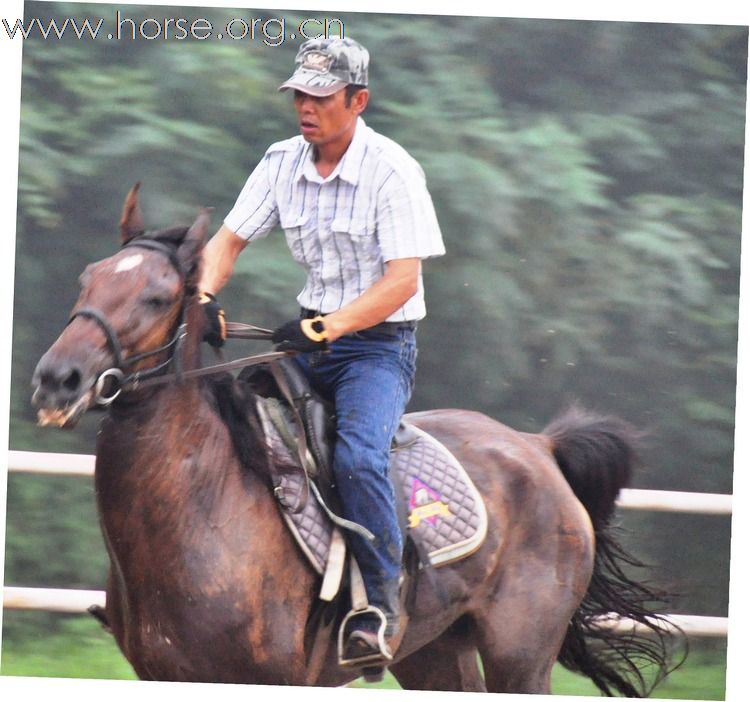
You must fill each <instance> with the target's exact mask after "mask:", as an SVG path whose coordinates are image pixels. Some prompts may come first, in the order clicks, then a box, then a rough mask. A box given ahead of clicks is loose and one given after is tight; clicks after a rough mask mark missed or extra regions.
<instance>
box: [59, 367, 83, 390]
mask: <svg viewBox="0 0 750 702" xmlns="http://www.w3.org/2000/svg"><path fill="white" fill-rule="evenodd" d="M80 384H81V374H80V373H79V372H78V371H77V370H75V369H73V370H72V371H70V373H68V375H67V376H66V377H65V379H64V380H63V381H62V386H63V387H64V388H65V389H66V390H68V391H73V390H77V389H78V387H79V386H80Z"/></svg>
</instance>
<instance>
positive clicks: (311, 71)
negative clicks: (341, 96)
mask: <svg viewBox="0 0 750 702" xmlns="http://www.w3.org/2000/svg"><path fill="white" fill-rule="evenodd" d="M369 62H370V54H369V53H368V51H367V49H365V47H364V46H362V44H360V43H359V42H356V41H354V39H349V38H348V37H347V38H344V39H310V40H309V41H306V42H305V43H304V44H302V46H300V48H299V51H298V52H297V57H296V58H295V59H294V64H295V70H294V74H293V75H292V77H291V78H290V79H289V80H288V81H286V83H284V84H283V85H281V86H280V87H279V90H289V89H292V90H300V91H302V92H303V93H308V94H309V95H315V96H316V97H325V96H326V95H333V93H335V92H337V91H338V90H341V88H343V87H344V86H346V85H367V66H368V64H369Z"/></svg>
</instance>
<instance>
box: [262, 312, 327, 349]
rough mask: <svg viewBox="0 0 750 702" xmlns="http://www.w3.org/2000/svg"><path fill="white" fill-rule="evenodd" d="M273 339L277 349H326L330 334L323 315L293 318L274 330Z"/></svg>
mask: <svg viewBox="0 0 750 702" xmlns="http://www.w3.org/2000/svg"><path fill="white" fill-rule="evenodd" d="M271 340H272V341H273V343H274V344H276V349H277V351H303V352H309V351H325V350H327V349H328V334H327V333H326V328H325V325H324V322H323V318H322V317H315V319H293V320H292V321H291V322H287V323H286V324H282V325H281V326H280V327H279V328H278V329H276V330H275V331H274V332H273V336H272V337H271Z"/></svg>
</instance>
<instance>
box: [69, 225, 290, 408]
mask: <svg viewBox="0 0 750 702" xmlns="http://www.w3.org/2000/svg"><path fill="white" fill-rule="evenodd" d="M126 247H140V248H145V249H150V250H152V251H158V252H159V253H162V254H164V255H165V256H166V257H167V258H168V259H169V261H170V263H171V264H172V266H173V267H174V269H175V270H176V271H177V272H178V273H179V274H180V277H181V278H182V281H183V284H184V282H185V279H186V277H187V276H186V273H185V270H184V269H183V266H182V262H181V261H180V259H179V257H178V256H177V253H176V251H175V250H174V248H173V247H171V246H169V245H167V244H164V243H163V242H161V241H158V240H156V239H134V240H131V241H129V242H127V243H126V244H124V245H123V247H122V248H126ZM185 314H186V305H185V302H184V301H183V304H182V310H181V313H180V322H179V324H178V325H177V328H176V330H175V332H174V334H173V335H172V338H171V339H170V340H169V341H168V342H167V343H166V344H163V345H162V346H159V347H158V348H155V349H152V350H150V351H144V352H142V353H138V354H135V355H133V356H130V357H129V358H124V357H123V352H122V344H120V340H119V339H118V337H117V333H116V332H115V330H114V329H113V328H112V325H111V324H110V323H109V320H108V319H107V318H106V316H105V315H104V314H103V313H102V312H100V311H99V310H97V309H95V308H93V307H82V308H81V309H79V310H76V311H75V312H74V313H73V314H72V315H71V316H70V319H68V324H70V323H71V322H72V321H73V320H74V319H76V318H77V317H85V318H87V319H90V320H92V321H93V322H95V323H96V325H97V326H98V327H99V328H100V329H101V331H102V332H103V333H104V336H105V338H106V340H107V346H108V347H109V350H110V353H111V354H112V356H113V358H114V361H115V365H114V366H113V367H112V368H108V369H107V370H105V371H103V372H102V373H101V374H100V375H99V377H98V378H97V380H96V384H95V398H96V402H97V404H99V405H103V406H107V405H109V404H111V403H112V402H114V401H115V400H116V399H117V398H118V397H119V395H120V393H122V392H123V391H126V392H127V391H133V390H139V389H143V388H148V387H154V386H157V385H164V384H166V383H170V382H172V381H173V380H177V381H178V382H182V381H183V380H188V379H192V378H197V377H200V376H204V375H211V374H215V373H223V372H226V371H230V370H235V369H237V368H244V367H246V366H253V365H257V364H260V363H267V362H269V361H275V360H278V359H281V358H286V357H288V356H291V355H293V352H289V351H272V352H269V353H261V354H255V355H253V356H246V357H244V358H239V359H237V360H234V361H227V362H223V363H217V364H214V365H211V366H205V367H203V368H195V369H193V370H188V371H185V370H182V368H181V367H180V366H181V363H180V351H181V349H182V344H183V343H184V340H185V337H186V335H187V322H186V320H185ZM272 333H273V332H272V331H271V330H270V329H263V328H262V327H256V326H253V325H252V324H242V323H239V322H229V323H227V338H233V339H259V340H269V339H270V338H271V335H272ZM170 349H171V350H172V353H171V354H170V355H169V356H168V358H167V359H166V360H165V361H163V362H161V363H159V364H157V365H156V366H153V367H151V368H147V369H144V370H139V371H132V372H130V373H127V374H126V371H127V370H128V368H130V367H132V366H133V365H135V364H136V363H138V362H140V361H142V360H144V359H146V358H150V357H151V356H156V355H157V354H160V353H164V352H165V351H169V350H170ZM172 366H173V367H175V371H174V372H173V373H167V370H168V369H169V368H170V367H172ZM108 384H110V385H114V390H111V389H110V394H105V387H106V386H107V385H108Z"/></svg>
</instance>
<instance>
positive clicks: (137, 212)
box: [120, 183, 144, 244]
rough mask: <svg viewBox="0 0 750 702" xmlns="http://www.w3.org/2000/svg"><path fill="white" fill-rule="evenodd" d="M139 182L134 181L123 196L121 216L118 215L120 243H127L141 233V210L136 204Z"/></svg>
mask: <svg viewBox="0 0 750 702" xmlns="http://www.w3.org/2000/svg"><path fill="white" fill-rule="evenodd" d="M140 187H141V184H140V183H136V184H135V185H134V186H133V187H132V188H130V192H129V193H128V194H127V197H126V198H125V204H124V205H123V206H122V217H120V243H121V244H127V243H128V242H129V241H130V240H131V239H132V238H133V237H134V236H137V235H138V234H143V229H144V225H143V212H141V206H140V205H139V204H138V189H139V188H140Z"/></svg>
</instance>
